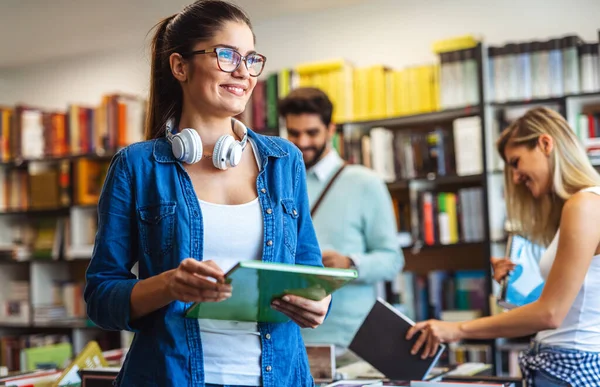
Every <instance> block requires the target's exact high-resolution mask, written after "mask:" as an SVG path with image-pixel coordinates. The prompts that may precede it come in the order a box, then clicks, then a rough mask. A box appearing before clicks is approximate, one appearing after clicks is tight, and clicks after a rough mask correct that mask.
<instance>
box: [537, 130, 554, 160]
mask: <svg viewBox="0 0 600 387" xmlns="http://www.w3.org/2000/svg"><path fill="white" fill-rule="evenodd" d="M538 145H539V146H540V149H541V150H542V152H543V153H544V155H546V156H550V153H552V150H553V149H554V139H553V138H552V136H550V135H548V134H542V135H541V136H540V137H539V139H538Z"/></svg>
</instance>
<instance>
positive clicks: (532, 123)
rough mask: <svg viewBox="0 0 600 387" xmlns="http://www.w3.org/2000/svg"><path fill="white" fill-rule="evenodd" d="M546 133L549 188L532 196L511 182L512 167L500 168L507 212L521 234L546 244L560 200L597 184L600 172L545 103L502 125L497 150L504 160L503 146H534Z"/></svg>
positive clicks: (554, 226) (555, 225)
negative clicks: (549, 141) (550, 145)
mask: <svg viewBox="0 0 600 387" xmlns="http://www.w3.org/2000/svg"><path fill="white" fill-rule="evenodd" d="M543 134H547V135H549V136H550V137H552V139H553V140H554V147H553V149H552V152H551V154H550V157H549V162H550V173H551V176H552V191H551V192H550V194H549V195H546V196H544V197H542V198H534V197H533V195H532V194H531V192H530V191H529V190H528V189H527V187H526V186H525V185H524V184H515V183H514V182H513V179H512V171H511V169H510V168H509V167H508V166H506V167H505V168H504V181H505V190H506V206H507V216H508V220H509V222H510V224H512V225H514V226H515V228H516V229H518V230H519V232H520V233H521V234H523V235H524V236H525V237H527V238H529V239H530V240H532V241H534V242H536V243H539V244H541V245H543V246H547V245H548V244H549V243H550V242H551V241H552V238H553V237H554V235H555V234H556V231H557V230H558V226H559V224H560V215H561V212H562V208H563V205H564V203H565V202H566V201H567V199H569V198H570V197H571V196H572V195H574V194H575V193H577V192H578V191H580V190H582V189H584V188H587V187H593V186H600V175H599V174H598V172H596V170H595V169H594V167H593V166H592V164H591V163H590V161H589V159H588V157H587V154H586V151H585V149H584V147H583V146H582V144H581V142H580V141H579V139H578V138H577V136H576V135H575V131H574V130H573V129H571V127H570V126H569V124H568V123H567V121H566V120H565V119H564V118H563V117H562V116H561V115H560V114H559V113H557V112H555V111H554V110H552V109H549V108H545V107H536V108H533V109H531V110H529V111H527V113H525V115H523V116H522V117H520V118H519V119H517V120H516V121H514V122H513V123H512V124H511V125H510V126H509V127H508V128H506V129H505V130H504V131H503V132H502V134H501V135H500V138H499V139H498V142H497V147H498V152H499V153H500V155H501V157H502V159H503V160H504V162H505V163H506V156H505V153H504V152H505V150H506V148H507V147H510V146H526V147H527V148H528V149H534V148H535V147H536V146H537V145H538V140H539V137H540V136H541V135H543Z"/></svg>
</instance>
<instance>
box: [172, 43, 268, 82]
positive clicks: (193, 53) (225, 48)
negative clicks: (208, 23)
mask: <svg viewBox="0 0 600 387" xmlns="http://www.w3.org/2000/svg"><path fill="white" fill-rule="evenodd" d="M217 50H230V51H233V52H235V53H236V54H238V55H239V56H240V62H239V63H238V64H237V66H236V67H235V68H234V69H233V70H231V71H226V70H223V68H222V67H221V64H220V63H219V53H218V52H217ZM213 53H214V54H217V55H216V56H217V66H219V70H221V71H222V72H224V73H229V74H231V73H234V72H236V71H237V69H239V68H240V65H241V64H242V62H244V65H245V66H246V70H248V74H249V75H250V76H251V77H258V76H260V74H262V72H263V70H264V69H265V64H266V63H267V57H266V56H264V55H262V54H259V53H257V52H252V53H250V54H249V55H258V56H260V57H261V58H262V59H263V67H262V68H261V69H260V72H259V73H258V74H256V75H252V74H250V71H249V69H248V62H246V59H247V58H248V56H249V55H246V56H244V55H242V54H241V53H240V52H239V51H238V50H236V49H234V48H231V47H215V48H208V49H206V50H196V51H190V52H186V53H184V54H181V56H182V57H184V58H185V57H190V56H194V55H201V54H213Z"/></svg>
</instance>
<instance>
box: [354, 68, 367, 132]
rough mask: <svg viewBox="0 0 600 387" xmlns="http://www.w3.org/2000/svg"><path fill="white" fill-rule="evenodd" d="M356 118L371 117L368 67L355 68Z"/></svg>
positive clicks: (365, 118)
mask: <svg viewBox="0 0 600 387" xmlns="http://www.w3.org/2000/svg"><path fill="white" fill-rule="evenodd" d="M354 119H355V120H356V121H365V120H368V119H369V86H368V69H365V68H358V69H355V70H354Z"/></svg>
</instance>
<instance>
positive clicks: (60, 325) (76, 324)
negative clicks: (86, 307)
mask: <svg viewBox="0 0 600 387" xmlns="http://www.w3.org/2000/svg"><path fill="white" fill-rule="evenodd" d="M31 328H36V329H95V328H98V327H97V326H96V325H94V324H93V323H91V322H89V321H88V320H86V319H79V320H71V321H48V322H43V323H42V322H34V323H28V324H21V323H9V322H7V323H2V322H0V329H31Z"/></svg>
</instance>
